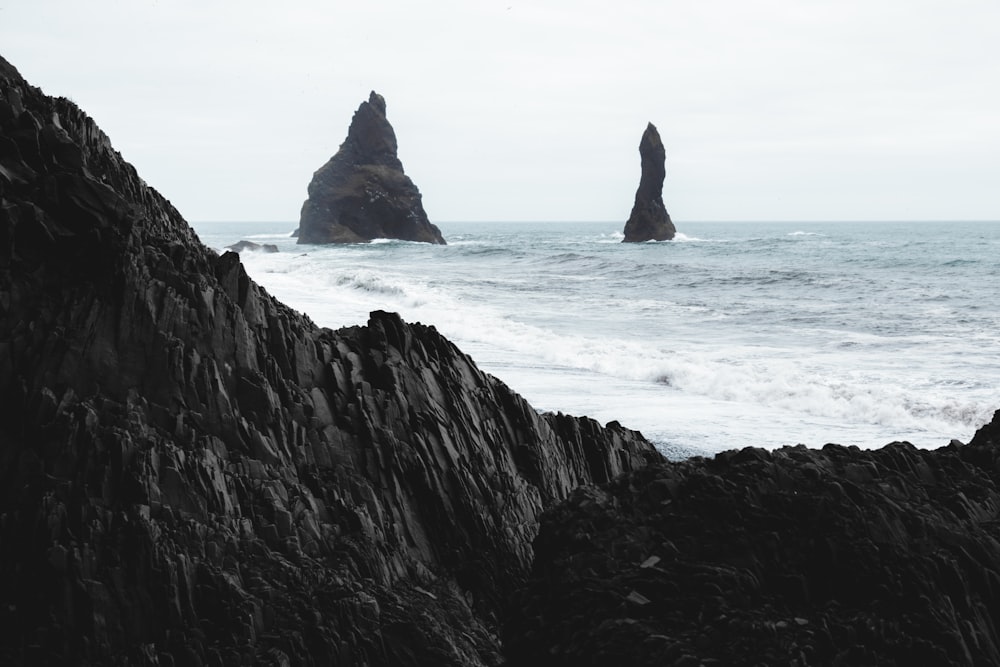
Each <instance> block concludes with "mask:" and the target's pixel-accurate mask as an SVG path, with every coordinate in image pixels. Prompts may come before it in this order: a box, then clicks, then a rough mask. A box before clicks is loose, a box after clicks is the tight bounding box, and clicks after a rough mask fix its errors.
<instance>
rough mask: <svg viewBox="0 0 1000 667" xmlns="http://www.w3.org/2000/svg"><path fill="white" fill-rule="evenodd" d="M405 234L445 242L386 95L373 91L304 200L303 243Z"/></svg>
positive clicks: (300, 233)
mask: <svg viewBox="0 0 1000 667" xmlns="http://www.w3.org/2000/svg"><path fill="white" fill-rule="evenodd" d="M378 238H385V239H401V240H405V241H422V242H426V243H438V244H442V245H443V244H444V243H445V240H444V237H443V236H441V230H439V229H438V228H437V227H436V226H435V225H433V224H431V222H430V221H429V220H428V219H427V213H426V212H424V206H423V202H422V197H421V195H420V191H419V190H418V189H417V186H416V185H414V184H413V181H411V180H410V177H409V176H407V175H406V174H405V173H403V164H402V163H401V162H400V161H399V157H398V156H397V155H396V133H395V132H394V131H393V129H392V126H391V125H390V124H389V121H388V120H386V116H385V100H384V99H383V98H382V96H381V95H379V94H377V93H376V92H374V91H372V93H371V95H370V96H369V98H368V101H367V102H362V103H361V106H360V107H358V110H357V111H356V112H355V113H354V118H353V119H352V120H351V126H350V128H349V129H348V132H347V139H345V140H344V143H343V144H341V145H340V150H338V151H337V153H336V154H335V155H334V156H333V157H332V158H330V160H329V161H328V162H327V163H326V164H324V165H323V166H322V167H320V168H319V169H318V170H317V171H316V173H315V174H313V179H312V182H311V183H309V198H308V199H306V201H305V203H304V204H303V205H302V213H301V216H300V219H299V229H298V239H299V240H298V242H299V243H364V242H367V241H371V240H372V239H378Z"/></svg>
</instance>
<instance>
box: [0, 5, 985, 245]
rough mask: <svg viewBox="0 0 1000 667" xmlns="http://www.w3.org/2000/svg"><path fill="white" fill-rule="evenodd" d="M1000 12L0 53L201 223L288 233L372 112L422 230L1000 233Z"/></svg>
mask: <svg viewBox="0 0 1000 667" xmlns="http://www.w3.org/2000/svg"><path fill="white" fill-rule="evenodd" d="M998 31H1000V2H998V1H997V0H970V1H963V0H949V1H947V2H945V1H944V0H941V1H936V2H927V1H923V0H837V1H826V0H815V1H811V0H795V1H791V0H785V1H782V2H779V1H777V0H774V1H766V0H765V1H747V0H701V1H699V2H691V1H690V0H685V1H683V2H681V1H679V0H677V1H675V0H649V1H644V0H617V2H614V3H612V2H608V1H607V0H605V1H604V2H599V3H598V2H589V1H587V0H565V1H563V0H551V1H535V2H519V1H518V0H500V1H498V2H494V1H492V0H463V1H458V0H456V1H441V0H425V1H424V2H413V1H412V0H408V1H404V0H399V1H394V2H341V1H337V0H325V1H315V2H314V1H301V0H289V2H286V3H277V2H274V0H268V1H267V2H259V1H256V0H244V1H242V2H222V1H214V2H206V1H205V0H191V1H188V0H160V1H158V2H152V1H150V0H128V1H125V0H122V1H117V2H115V1H111V0H88V1H87V2H80V1H79V0H64V1H55V0H0V55H3V56H4V57H5V58H7V59H8V60H9V61H10V62H11V63H12V64H13V65H14V66H15V67H17V68H18V69H19V70H20V72H21V74H22V75H23V76H24V77H25V78H26V79H28V81H29V82H31V83H32V84H34V85H36V86H39V87H41V88H42V89H43V90H44V91H45V92H46V93H47V94H49V95H61V96H65V97H69V98H71V99H72V100H74V101H75V102H76V103H77V104H79V105H80V106H81V107H82V108H83V109H84V110H85V111H86V112H87V113H89V114H90V115H91V116H92V117H93V118H94V119H95V120H96V121H97V122H98V124H99V125H100V126H101V127H102V128H103V129H104V131H105V132H107V134H108V135H109V136H110V137H111V140H112V142H113V143H114V145H115V148H116V149H117V150H119V151H120V152H121V153H122V154H123V155H124V157H125V158H126V159H127V160H129V161H130V162H132V163H133V164H134V165H135V166H136V168H137V169H138V170H139V173H140V175H141V176H142V177H143V178H144V179H145V180H146V181H147V182H148V183H149V184H150V185H152V186H153V187H155V188H156V189H158V190H159V191H160V192H161V193H162V194H163V195H164V196H166V197H167V198H168V199H170V200H171V201H172V202H173V204H174V205H175V206H176V207H177V208H178V209H179V210H180V211H181V213H182V214H184V216H185V217H186V218H187V219H188V220H190V221H194V222H200V221H210V220H248V221H250V220H276V221H278V220H280V221H297V220H298V215H299V210H300V208H301V206H302V202H303V200H304V199H305V196H306V186H307V185H308V183H309V180H310V179H311V177H312V173H313V172H314V171H315V170H316V169H318V168H319V167H320V166H321V165H322V164H323V163H324V162H325V161H326V160H327V159H329V157H330V156H331V155H333V153H335V152H336V150H337V147H338V146H339V145H340V142H341V141H343V139H344V137H345V136H346V134H347V127H348V125H349V123H350V120H351V116H352V114H353V113H354V111H355V109H356V108H357V106H358V104H359V103H361V102H362V101H363V100H365V99H367V97H368V93H369V91H370V90H376V91H378V92H379V93H381V94H382V95H383V96H384V97H385V99H386V104H387V111H388V118H389V121H390V123H392V125H393V127H394V128H395V130H396V136H397V139H398V141H399V156H400V159H401V160H402V162H403V165H404V167H405V169H406V172H407V174H409V175H410V177H411V178H412V179H413V181H414V182H415V183H416V185H417V187H418V188H420V190H421V192H422V193H423V196H424V207H425V209H426V210H427V213H428V215H429V217H430V218H431V220H432V221H433V222H448V221H472V220H581V221H589V220H602V221H604V220H607V221H615V220H617V221H621V222H622V223H623V224H624V220H625V219H626V218H627V217H628V214H629V210H630V209H631V206H632V199H633V197H634V195H635V188H636V186H637V185H638V183H639V154H638V145H639V139H640V137H641V135H642V132H643V130H644V129H645V127H646V123H647V122H652V123H654V124H655V125H656V126H657V128H658V129H659V131H660V135H661V136H662V138H663V142H664V144H665V146H666V151H667V181H666V184H665V186H664V200H665V202H666V205H667V209H668V210H669V211H670V213H671V216H672V217H673V218H674V220H675V222H676V223H677V224H678V227H679V228H681V229H682V228H683V227H682V225H683V222H684V221H685V220H690V221H706V220H775V221H780V220H800V221H805V220H914V219H919V220H949V219H978V220H997V219H1000V37H998V35H1000V32H998Z"/></svg>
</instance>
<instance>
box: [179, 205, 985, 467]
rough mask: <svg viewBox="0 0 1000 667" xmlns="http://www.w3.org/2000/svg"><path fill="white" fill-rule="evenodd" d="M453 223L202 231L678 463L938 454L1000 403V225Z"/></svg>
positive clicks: (351, 319)
mask: <svg viewBox="0 0 1000 667" xmlns="http://www.w3.org/2000/svg"><path fill="white" fill-rule="evenodd" d="M677 226H678V231H679V233H678V235H677V238H675V239H674V240H673V241H666V242H660V243H642V244H623V243H620V241H621V239H622V233H621V230H622V227H623V223H595V222H585V223H568V222H559V223H554V222H546V223H541V222H539V223H443V224H442V223H438V227H440V229H441V231H442V233H443V234H444V236H445V238H446V239H447V241H448V245H447V246H434V245H428V244H419V243H408V242H399V241H376V242H374V243H370V244H364V245H348V246H306V245H297V244H296V240H295V239H294V238H291V236H290V233H291V232H292V231H293V230H294V229H295V228H296V227H297V224H296V223H295V222H274V223H261V222H252V223H249V222H231V223H228V222H227V223H200V224H195V225H194V227H195V230H196V231H197V232H198V235H199V237H200V238H201V240H202V242H203V243H205V244H206V245H208V246H209V247H211V248H214V249H216V250H217V251H220V252H222V251H224V249H225V246H227V245H230V244H232V243H235V242H237V241H240V240H242V239H246V240H250V241H254V242H256V243H270V244H275V245H277V246H278V248H279V252H277V253H263V252H244V253H242V259H243V263H244V265H245V266H246V269H247V272H248V273H249V275H250V276H251V277H252V278H253V279H254V280H255V281H257V282H258V283H259V284H261V285H263V286H264V287H265V288H266V289H267V291H268V292H270V293H271V294H272V295H274V296H275V297H277V298H278V299H280V300H281V301H283V302H284V303H286V304H288V305H289V306H291V307H292V308H295V309H296V310H299V311H302V312H304V313H306V314H307V315H308V316H309V317H310V318H312V320H313V321H315V322H316V323H317V324H319V325H321V326H326V327H330V328H337V327H342V326H349V325H354V324H363V323H365V322H366V321H367V319H368V313H369V312H370V311H372V310H388V311H395V312H398V313H400V315H402V317H403V318H404V319H405V320H407V321H410V322H423V323H424V324H431V325H434V326H435V327H436V328H437V329H438V330H439V331H440V332H441V333H443V334H444V335H445V336H447V337H448V338H449V339H451V340H452V341H453V342H454V343H456V344H457V345H458V347H459V348H461V349H462V350H463V351H464V352H466V353H468V354H469V355H470V356H471V357H472V358H473V359H474V360H475V361H476V363H477V364H478V365H479V367H480V368H482V369H483V370H485V371H486V372H488V373H491V374H492V375H494V376H496V377H497V378H499V379H501V380H502V381H503V382H505V383H506V384H507V385H509V386H510V387H511V388H512V389H514V390H515V391H517V392H518V393H520V394H521V395H523V396H524V397H525V398H527V399H528V401H529V402H530V403H531V404H532V405H533V406H534V407H535V408H537V409H539V410H545V411H559V412H564V413H568V414H573V415H586V416H589V417H592V418H594V419H597V420H598V421H600V422H602V423H605V422H608V421H611V420H617V421H619V422H621V423H622V424H623V425H625V426H628V427H630V428H634V429H638V430H640V431H642V433H643V434H644V435H645V436H646V437H647V438H648V439H649V440H651V441H652V442H654V443H655V444H656V446H657V447H658V448H659V449H660V450H661V451H662V452H663V453H664V454H665V455H667V456H668V457H670V458H674V459H677V458H684V457H688V456H692V455H711V454H714V453H716V452H719V451H722V450H726V449H733V448H741V447H745V446H756V447H765V448H768V449H772V448H776V447H780V446H783V445H795V444H800V443H801V444H805V445H807V446H810V447H820V446H822V445H824V444H825V443H828V442H835V443H839V444H843V445H857V446H859V447H863V448H872V447H879V446H882V445H884V444H887V443H889V442H892V441H896V440H906V441H909V442H911V443H913V444H914V445H916V446H918V447H925V448H934V447H939V446H943V445H946V444H948V443H949V442H950V441H951V440H952V439H958V440H961V441H963V442H965V441H968V440H969V438H971V436H972V434H973V433H974V432H975V430H976V428H978V427H979V426H981V425H982V424H984V423H986V422H988V421H989V420H990V418H991V417H992V414H993V411H994V410H995V409H997V408H1000V296H998V287H1000V222H997V223H991V222H940V223H938V222H898V223H888V222H877V223H860V222H809V223H805V222H803V223H785V222H782V223H749V222H742V223H715V222H713V223H709V222H703V223H685V222H679V223H677Z"/></svg>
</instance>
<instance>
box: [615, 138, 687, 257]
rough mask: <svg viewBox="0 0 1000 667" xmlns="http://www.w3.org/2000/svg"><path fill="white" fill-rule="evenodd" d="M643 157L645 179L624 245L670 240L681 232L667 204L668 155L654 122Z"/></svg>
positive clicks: (641, 144)
mask: <svg viewBox="0 0 1000 667" xmlns="http://www.w3.org/2000/svg"><path fill="white" fill-rule="evenodd" d="M639 155H640V157H641V158H642V176H641V177H640V179H639V189H638V190H636V191H635V204H634V205H633V206H632V214H631V215H630V216H629V218H628V222H626V223H625V238H624V239H623V243H641V242H643V241H669V240H670V239H672V238H674V235H675V234H676V233H677V229H676V228H675V227H674V223H673V222H671V220H670V214H669V213H667V209H666V207H665V206H664V205H663V179H664V177H665V175H666V168H665V162H666V152H665V151H664V149H663V142H662V141H661V140H660V133H659V132H657V131H656V126H654V125H653V124H652V123H650V124H649V125H647V126H646V131H645V132H643V133H642V140H641V141H640V142H639Z"/></svg>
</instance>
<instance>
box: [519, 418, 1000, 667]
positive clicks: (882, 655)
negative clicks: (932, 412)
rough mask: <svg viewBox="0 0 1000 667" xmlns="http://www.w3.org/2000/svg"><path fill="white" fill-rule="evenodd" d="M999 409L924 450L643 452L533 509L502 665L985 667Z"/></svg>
mask: <svg viewBox="0 0 1000 667" xmlns="http://www.w3.org/2000/svg"><path fill="white" fill-rule="evenodd" d="M998 428H1000V412H998V415H997V418H995V419H994V421H993V424H992V426H989V427H984V429H982V430H980V431H979V434H978V435H977V437H976V439H975V440H974V441H973V443H972V444H970V445H967V446H962V445H950V446H948V447H944V448H942V449H938V450H936V451H926V450H919V449H916V448H914V447H913V446H912V445H909V444H907V443H894V444H891V445H888V446H886V447H884V448H882V449H879V450H874V451H872V450H869V451H864V450H859V449H857V448H854V447H841V446H837V445H827V446H826V447H824V448H823V449H822V450H809V449H806V448H805V447H801V446H799V447H786V448H783V449H779V450H776V451H774V452H767V451H764V450H760V449H744V450H742V451H731V452H725V453H723V454H719V455H718V456H716V457H715V458H713V459H710V460H706V459H692V460H689V461H686V462H683V463H676V464H666V463H665V464H658V465H655V466H651V467H649V468H646V469H644V470H640V471H637V472H635V473H631V474H628V475H626V476H624V477H623V478H621V479H618V480H615V481H613V482H612V483H610V484H609V485H607V486H605V487H603V488H600V489H597V488H586V489H579V490H577V491H575V492H574V493H573V494H572V495H571V497H570V499H569V500H568V501H567V502H566V503H563V504H561V505H560V506H558V507H557V508H555V509H553V510H551V511H549V512H547V513H546V514H545V515H544V517H543V522H542V529H541V532H540V534H539V536H538V538H537V539H536V541H535V554H536V559H535V564H534V570H533V575H532V578H531V580H530V583H529V584H528V585H527V586H526V587H525V588H524V589H523V590H522V591H521V592H520V594H519V595H517V596H515V598H514V600H513V601H512V603H511V604H512V609H513V610H514V613H512V614H511V616H510V619H509V621H508V623H507V626H506V633H505V652H506V654H507V656H508V659H509V664H512V665H515V664H516V665H553V666H560V665H566V666H568V665H619V664H628V665H689V664H690V665H698V664H703V665H709V664H716V665H779V664H780V665H789V664H791V665H796V664H797V665H900V666H903V665H917V664H919V665H995V664H1000V523H998V521H997V516H998V512H1000V490H998V483H1000V438H997V434H998V433H1000V430H998Z"/></svg>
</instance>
